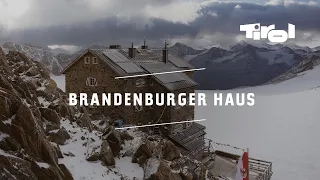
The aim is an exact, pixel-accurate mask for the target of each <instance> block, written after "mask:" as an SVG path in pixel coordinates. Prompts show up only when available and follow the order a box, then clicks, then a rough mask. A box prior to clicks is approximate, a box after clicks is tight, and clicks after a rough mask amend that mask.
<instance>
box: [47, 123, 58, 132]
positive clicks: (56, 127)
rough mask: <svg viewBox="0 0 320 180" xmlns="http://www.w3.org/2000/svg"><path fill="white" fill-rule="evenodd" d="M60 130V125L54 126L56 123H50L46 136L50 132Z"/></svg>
mask: <svg viewBox="0 0 320 180" xmlns="http://www.w3.org/2000/svg"><path fill="white" fill-rule="evenodd" d="M59 129H60V125H59V124H54V123H48V124H46V129H45V131H46V134H49V132H50V131H53V130H59Z"/></svg>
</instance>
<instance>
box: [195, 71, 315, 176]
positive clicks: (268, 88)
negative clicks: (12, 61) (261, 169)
mask: <svg viewBox="0 0 320 180" xmlns="http://www.w3.org/2000/svg"><path fill="white" fill-rule="evenodd" d="M319 86H320V67H316V68H315V69H314V70H311V71H307V72H304V73H303V74H300V76H298V77H296V78H294V79H290V80H288V81H285V82H282V83H279V84H273V85H265V86H258V87H250V88H242V89H235V90H229V91H220V92H222V93H227V92H232V93H242V92H244V93H248V92H253V93H255V94H256V98H255V102H256V103H255V106H253V107H249V106H244V107H235V106H234V107H213V105H212V104H213V103H212V102H208V103H211V105H208V106H207V107H196V112H195V113H196V119H202V118H206V119H207V121H204V122H202V124H203V125H205V126H206V127H207V138H210V139H212V140H213V141H215V142H221V143H226V144H230V145H233V146H236V147H240V148H244V149H246V148H249V156H250V157H253V158H258V159H263V160H267V161H271V162H273V172H274V174H273V176H272V180H292V179H303V180H314V179H319V169H320V154H319V152H320V141H319V140H318V137H320V131H319V127H320V121H319V118H320V88H318V87H319ZM201 92H205V93H206V94H207V99H208V100H209V101H210V99H212V98H213V92H216V91H201ZM221 148H222V149H223V150H228V151H229V152H234V153H238V154H239V153H240V152H241V150H240V151H239V150H235V149H233V148H227V147H223V146H221Z"/></svg>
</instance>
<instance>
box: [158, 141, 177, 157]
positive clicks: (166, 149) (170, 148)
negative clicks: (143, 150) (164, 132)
mask: <svg viewBox="0 0 320 180" xmlns="http://www.w3.org/2000/svg"><path fill="white" fill-rule="evenodd" d="M162 157H163V158H164V159H165V160H168V161H172V160H174V159H178V158H180V151H179V148H178V147H177V146H175V145H174V144H173V143H172V142H171V141H169V140H164V142H163V146H162Z"/></svg>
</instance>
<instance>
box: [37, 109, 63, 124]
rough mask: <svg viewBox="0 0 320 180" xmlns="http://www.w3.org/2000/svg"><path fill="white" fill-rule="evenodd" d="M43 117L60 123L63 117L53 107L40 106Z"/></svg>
mask: <svg viewBox="0 0 320 180" xmlns="http://www.w3.org/2000/svg"><path fill="white" fill-rule="evenodd" d="M39 110H40V112H41V115H42V117H44V118H45V119H46V120H47V121H50V122H53V123H56V124H60V119H61V117H60V116H59V115H58V113H57V112H56V111H54V110H52V109H49V108H39Z"/></svg>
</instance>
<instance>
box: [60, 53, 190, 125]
mask: <svg viewBox="0 0 320 180" xmlns="http://www.w3.org/2000/svg"><path fill="white" fill-rule="evenodd" d="M86 57H89V58H90V60H92V58H93V57H95V56H94V55H93V54H92V53H91V52H90V51H88V52H87V53H86V54H84V55H83V56H81V58H80V59H78V60H77V61H75V62H74V63H73V64H71V65H70V67H68V68H67V70H66V71H65V72H64V73H65V77H66V92H67V93H77V94H79V93H87V94H88V95H89V96H90V94H92V93H98V94H99V95H100V94H102V93H147V92H149V93H161V92H164V93H168V90H167V89H166V88H165V87H164V86H163V85H161V84H160V83H158V82H157V81H155V80H154V79H152V77H151V76H146V77H137V78H127V79H125V80H124V79H115V77H116V76H118V74H117V73H116V72H115V71H113V70H112V69H111V68H110V67H109V66H108V65H107V63H106V62H104V60H101V59H99V58H98V57H96V58H97V64H93V63H92V61H90V63H88V64H86V62H85V58H86ZM186 74H187V75H188V76H189V77H192V76H193V73H192V72H187V73H186ZM88 78H95V79H96V83H97V84H96V86H89V85H87V84H86V82H87V79H88ZM137 80H138V81H141V80H142V81H144V82H145V84H144V85H143V86H142V87H137V86H136V81H137ZM181 92H185V93H191V92H194V88H187V89H183V90H179V91H177V92H174V93H175V94H178V93H181ZM100 99H101V98H100ZM123 104H124V103H123ZM88 109H89V112H90V113H91V114H94V115H105V116H109V117H110V118H111V119H112V120H117V119H123V120H124V121H125V123H126V124H149V123H157V122H158V123H159V122H171V121H185V120H192V119H194V107H193V106H183V107H180V108H176V107H172V106H170V107H166V106H152V107H142V109H139V110H137V109H136V107H134V106H130V107H128V106H124V105H122V106H110V107H109V106H99V107H89V108H88Z"/></svg>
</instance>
